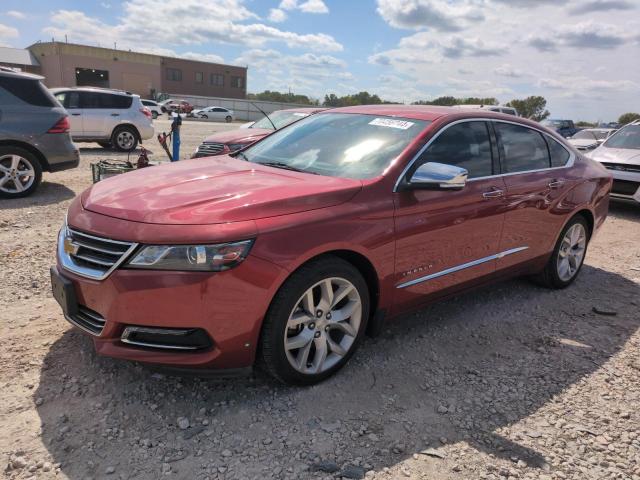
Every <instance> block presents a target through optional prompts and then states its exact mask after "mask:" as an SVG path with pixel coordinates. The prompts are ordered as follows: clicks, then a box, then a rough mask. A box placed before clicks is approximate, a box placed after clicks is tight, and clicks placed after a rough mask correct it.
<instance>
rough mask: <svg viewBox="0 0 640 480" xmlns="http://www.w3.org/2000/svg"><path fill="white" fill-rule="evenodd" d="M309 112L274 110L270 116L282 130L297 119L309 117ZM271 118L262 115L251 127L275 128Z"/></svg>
mask: <svg viewBox="0 0 640 480" xmlns="http://www.w3.org/2000/svg"><path fill="white" fill-rule="evenodd" d="M308 116H309V114H308V113H300V112H288V111H286V110H279V111H277V112H273V113H270V114H269V118H270V119H271V122H273V123H274V125H275V126H276V128H277V129H278V130H280V129H281V128H282V127H286V126H287V125H289V124H290V123H293V122H295V121H296V120H300V119H301V118H304V117H308ZM269 118H267V117H262V118H261V119H260V120H258V121H257V122H256V123H254V124H253V125H251V126H250V127H249V128H266V129H269V130H273V125H271V122H270V121H269Z"/></svg>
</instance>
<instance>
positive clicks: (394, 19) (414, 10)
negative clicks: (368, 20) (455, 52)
mask: <svg viewBox="0 0 640 480" xmlns="http://www.w3.org/2000/svg"><path fill="white" fill-rule="evenodd" d="M378 13H379V14H380V16H382V18H383V19H384V20H385V21H386V22H387V23H388V24H389V25H391V26H392V27H396V28H408V29H425V28H426V29H433V30H439V31H444V32H453V31H458V30H462V29H463V28H464V27H465V26H467V25H468V24H470V23H475V22H478V21H481V20H483V18H484V15H483V14H482V12H481V10H480V9H479V8H477V7H476V6H475V5H474V4H473V3H471V2H469V1H468V0H461V1H459V2H457V3H455V4H454V3H451V2H448V1H446V0H378Z"/></svg>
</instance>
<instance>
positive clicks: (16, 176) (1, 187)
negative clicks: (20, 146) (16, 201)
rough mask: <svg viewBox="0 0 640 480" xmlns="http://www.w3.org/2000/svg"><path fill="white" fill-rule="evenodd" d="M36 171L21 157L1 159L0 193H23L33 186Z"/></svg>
mask: <svg viewBox="0 0 640 480" xmlns="http://www.w3.org/2000/svg"><path fill="white" fill-rule="evenodd" d="M35 179H36V171H35V169H34V168H33V165H32V164H31V162H30V161H29V160H27V159H26V158H24V157H21V156H20V155H15V154H10V155H3V156H2V157H0V191H2V192H5V193H13V194H15V193H21V192H24V191H25V190H27V189H28V188H30V187H31V185H33V182H34V181H35Z"/></svg>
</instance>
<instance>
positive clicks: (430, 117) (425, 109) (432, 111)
mask: <svg viewBox="0 0 640 480" xmlns="http://www.w3.org/2000/svg"><path fill="white" fill-rule="evenodd" d="M334 112H335V113H359V114H363V115H380V116H387V117H402V118H410V119H413V120H426V121H430V122H433V121H435V120H438V119H441V118H444V117H455V118H456V119H464V118H495V119H501V120H507V121H509V122H518V123H522V124H523V125H528V126H533V127H535V128H540V125H539V124H538V123H536V122H533V121H531V120H527V119H524V118H521V117H514V116H513V115H509V114H506V113H500V112H494V111H491V110H488V109H484V108H482V109H481V108H469V109H464V108H455V107H439V106H435V105H389V104H386V105H357V106H353V107H340V108H332V109H330V110H329V111H328V112H324V113H334Z"/></svg>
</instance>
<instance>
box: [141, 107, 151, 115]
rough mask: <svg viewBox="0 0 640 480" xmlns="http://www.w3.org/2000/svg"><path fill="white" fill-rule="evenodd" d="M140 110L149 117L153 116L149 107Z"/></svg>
mask: <svg viewBox="0 0 640 480" xmlns="http://www.w3.org/2000/svg"><path fill="white" fill-rule="evenodd" d="M140 112H142V114H143V115H144V116H145V117H147V118H152V117H153V115H151V110H149V109H148V108H147V107H142V108H141V109H140Z"/></svg>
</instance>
